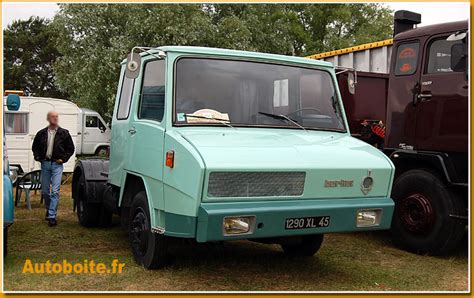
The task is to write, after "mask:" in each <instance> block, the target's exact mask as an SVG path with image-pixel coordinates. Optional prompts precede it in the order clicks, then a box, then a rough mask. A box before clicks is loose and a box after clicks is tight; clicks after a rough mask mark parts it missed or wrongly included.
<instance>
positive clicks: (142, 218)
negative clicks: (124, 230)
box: [128, 191, 170, 269]
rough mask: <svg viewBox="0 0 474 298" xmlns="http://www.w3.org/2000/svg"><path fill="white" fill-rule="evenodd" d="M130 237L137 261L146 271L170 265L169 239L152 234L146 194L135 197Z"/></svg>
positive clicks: (131, 212)
mask: <svg viewBox="0 0 474 298" xmlns="http://www.w3.org/2000/svg"><path fill="white" fill-rule="evenodd" d="M128 235H129V240H130V245H131V249H132V253H133V257H134V259H135V261H136V262H137V263H138V264H139V265H141V266H143V267H145V268H146V269H157V268H161V267H163V266H165V265H166V264H168V263H169V260H170V255H169V253H168V239H167V237H166V236H164V235H159V234H156V233H152V232H151V222H150V212H149V208H148V199H147V196H146V193H145V192H144V191H141V192H139V193H137V194H136V195H135V197H134V198H133V201H132V205H131V207H130V217H129V221H128Z"/></svg>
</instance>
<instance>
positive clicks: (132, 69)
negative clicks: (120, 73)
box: [125, 51, 142, 79]
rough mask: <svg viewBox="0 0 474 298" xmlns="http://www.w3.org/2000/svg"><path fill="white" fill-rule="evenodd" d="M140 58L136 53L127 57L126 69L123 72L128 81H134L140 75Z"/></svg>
mask: <svg viewBox="0 0 474 298" xmlns="http://www.w3.org/2000/svg"><path fill="white" fill-rule="evenodd" d="M141 60H142V59H141V57H140V55H139V54H138V53H134V52H133V51H132V52H131V53H130V54H128V56H127V69H126V70H125V76H126V77H127V78H129V79H136V78H137V77H138V75H139V74H140V66H141V62H142V61H141Z"/></svg>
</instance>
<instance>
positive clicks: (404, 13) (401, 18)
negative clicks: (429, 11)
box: [393, 10, 421, 36]
mask: <svg viewBox="0 0 474 298" xmlns="http://www.w3.org/2000/svg"><path fill="white" fill-rule="evenodd" d="M420 23H421V14H419V13H416V12H412V11H408V10H397V11H396V12H395V15H394V16H393V36H395V35H397V34H398V33H401V32H404V31H407V30H410V29H413V28H414V26H415V25H418V24H420Z"/></svg>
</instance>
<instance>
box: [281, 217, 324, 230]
mask: <svg viewBox="0 0 474 298" xmlns="http://www.w3.org/2000/svg"><path fill="white" fill-rule="evenodd" d="M330 221H331V217H330V216H314V217H297V218H287V219H286V220H285V230H299V229H313V228H325V227H329V223H330Z"/></svg>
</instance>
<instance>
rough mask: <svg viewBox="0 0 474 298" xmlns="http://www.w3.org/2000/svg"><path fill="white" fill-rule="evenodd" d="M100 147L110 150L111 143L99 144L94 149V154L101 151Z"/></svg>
mask: <svg viewBox="0 0 474 298" xmlns="http://www.w3.org/2000/svg"><path fill="white" fill-rule="evenodd" d="M99 147H109V148H110V143H98V144H97V145H95V147H94V152H97V149H99Z"/></svg>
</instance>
